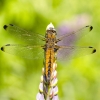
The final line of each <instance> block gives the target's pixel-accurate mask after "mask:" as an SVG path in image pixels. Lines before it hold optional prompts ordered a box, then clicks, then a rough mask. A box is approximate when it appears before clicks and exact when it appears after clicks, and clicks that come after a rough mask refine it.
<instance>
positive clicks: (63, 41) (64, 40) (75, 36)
mask: <svg viewBox="0 0 100 100" xmlns="http://www.w3.org/2000/svg"><path fill="white" fill-rule="evenodd" d="M92 29H93V27H92V26H85V27H83V28H81V29H78V30H76V31H72V32H70V30H64V31H63V30H62V31H60V30H59V31H58V35H61V34H64V35H61V36H60V37H59V38H58V41H59V42H58V43H57V44H58V45H66V46H73V45H74V44H75V43H77V41H78V40H79V39H80V38H81V37H82V36H84V35H86V34H87V33H88V32H89V31H91V30H92Z"/></svg>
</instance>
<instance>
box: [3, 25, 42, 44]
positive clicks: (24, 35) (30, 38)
mask: <svg viewBox="0 0 100 100" xmlns="http://www.w3.org/2000/svg"><path fill="white" fill-rule="evenodd" d="M4 29H5V30H6V31H8V32H9V34H11V35H12V36H14V37H15V38H17V39H18V40H23V42H25V43H27V44H28V43H29V44H43V41H42V40H43V39H44V36H42V35H40V34H36V33H32V32H28V31H26V30H24V29H22V28H19V27H17V26H15V25H12V24H9V25H4Z"/></svg>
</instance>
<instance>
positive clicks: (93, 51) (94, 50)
mask: <svg viewBox="0 0 100 100" xmlns="http://www.w3.org/2000/svg"><path fill="white" fill-rule="evenodd" d="M89 48H94V47H91V46H89ZM95 52H96V49H95V48H94V49H93V50H92V54H93V53H95Z"/></svg>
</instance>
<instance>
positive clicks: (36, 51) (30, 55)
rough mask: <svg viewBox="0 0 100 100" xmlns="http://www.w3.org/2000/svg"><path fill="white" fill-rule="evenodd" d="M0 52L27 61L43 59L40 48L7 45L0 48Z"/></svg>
mask: <svg viewBox="0 0 100 100" xmlns="http://www.w3.org/2000/svg"><path fill="white" fill-rule="evenodd" d="M1 50H2V51H4V52H7V53H9V54H13V55H17V56H20V57H23V58H27V59H38V58H43V49H42V47H41V46H34V45H32V46H29V45H21V44H7V45H5V46H3V47H1Z"/></svg>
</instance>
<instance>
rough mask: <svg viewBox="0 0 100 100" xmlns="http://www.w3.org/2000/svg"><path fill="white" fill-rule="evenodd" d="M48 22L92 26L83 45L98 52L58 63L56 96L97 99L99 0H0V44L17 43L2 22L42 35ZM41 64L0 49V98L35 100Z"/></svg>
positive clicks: (99, 78) (99, 88)
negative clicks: (57, 91)
mask: <svg viewBox="0 0 100 100" xmlns="http://www.w3.org/2000/svg"><path fill="white" fill-rule="evenodd" d="M50 22H52V23H53V24H54V26H55V27H58V26H59V25H61V24H63V23H67V24H69V26H70V27H71V26H72V27H80V26H85V25H88V24H90V25H93V27H94V29H93V31H92V32H91V33H90V34H88V35H87V36H86V37H85V39H84V40H83V41H82V44H86V45H89V46H90V45H91V46H94V47H95V48H96V49H97V52H96V54H93V55H87V56H84V57H81V58H77V59H73V60H71V61H70V62H67V63H63V64H62V63H60V62H58V68H57V72H58V88H59V93H58V95H59V99H60V100H100V61H99V59H100V58H99V57H100V53H99V51H100V28H99V27H100V1H99V0H91V1H90V0H36V1H35V0H0V47H2V46H3V45H5V44H8V43H12V44H17V43H16V40H14V39H13V38H10V35H8V34H7V32H6V31H5V30H4V29H3V25H5V24H9V23H12V24H15V25H17V26H19V27H22V28H24V29H26V30H30V31H35V32H38V33H41V34H43V35H44V33H45V29H46V26H47V25H48V24H49V23H50ZM42 67H43V59H41V60H37V61H34V60H27V59H23V58H20V57H16V56H12V55H10V54H7V53H4V52H2V51H0V100H36V94H37V93H38V87H39V83H40V76H41V75H42Z"/></svg>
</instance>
